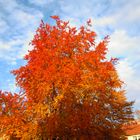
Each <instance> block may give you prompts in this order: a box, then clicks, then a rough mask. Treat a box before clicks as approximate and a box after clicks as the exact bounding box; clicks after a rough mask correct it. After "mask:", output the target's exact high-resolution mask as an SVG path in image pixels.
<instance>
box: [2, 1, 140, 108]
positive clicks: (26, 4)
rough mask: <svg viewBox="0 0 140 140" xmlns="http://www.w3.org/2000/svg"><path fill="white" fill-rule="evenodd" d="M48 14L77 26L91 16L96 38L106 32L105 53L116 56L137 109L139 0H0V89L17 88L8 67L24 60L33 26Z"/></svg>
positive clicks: (47, 19) (47, 18)
mask: <svg viewBox="0 0 140 140" xmlns="http://www.w3.org/2000/svg"><path fill="white" fill-rule="evenodd" d="M51 15H59V16H60V18H61V19H64V20H70V24H72V25H75V26H77V27H78V26H80V25H82V24H85V22H86V21H87V20H88V19H89V18H91V19H92V22H93V29H94V31H96V33H97V35H98V40H99V39H102V38H103V37H105V36H106V35H110V43H109V45H108V49H109V56H112V57H118V58H119V64H118V65H117V70H118V73H119V75H120V78H121V79H122V80H123V81H124V82H125V83H126V84H125V89H126V96H127V97H128V100H135V101H136V103H135V105H134V109H140V42H139V41H140V0H0V89H2V90H4V91H12V92H15V91H17V87H16V86H15V81H14V76H13V75H11V74H10V71H11V70H13V69H16V68H18V67H20V66H21V65H24V64H25V63H26V62H24V61H23V59H22V58H23V56H24V55H25V54H26V53H27V52H28V51H27V50H29V49H31V46H29V45H28V44H29V42H30V41H31V39H32V38H33V35H34V33H35V30H36V29H37V27H38V26H39V23H40V21H41V19H43V20H44V21H45V22H49V23H51V22H52V21H51V19H50V16H51Z"/></svg>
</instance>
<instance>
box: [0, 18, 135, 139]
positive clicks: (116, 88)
mask: <svg viewBox="0 0 140 140" xmlns="http://www.w3.org/2000/svg"><path fill="white" fill-rule="evenodd" d="M52 18H53V19H54V20H55V21H56V25H54V26H51V25H49V24H45V23H44V22H43V21H42V22H41V24H40V27H39V28H38V30H37V31H36V35H35V36H34V39H33V40H32V42H31V44H32V45H33V46H34V49H33V50H31V51H30V52H29V53H28V54H27V55H26V56H25V60H27V64H26V65H25V66H22V67H20V68H19V69H17V70H14V71H13V72H12V73H13V74H14V75H15V76H16V82H17V85H18V86H19V87H20V88H21V91H22V93H23V94H24V96H23V97H22V98H21V96H20V95H17V94H14V95H12V94H11V93H6V94H5V93H2V92H1V95H0V96H1V98H2V100H0V104H1V110H2V114H0V115H1V116H0V117H1V118H0V120H2V121H0V126H1V129H0V132H1V134H2V135H3V134H6V135H11V136H13V137H14V138H19V139H22V140H28V139H29V140H30V139H36V140H38V139H39V140H40V139H43V140H46V139H52V138H60V139H74V138H75V139H81V140H82V139H91V140H92V139H93V140H94V139H96V140H97V139H98V140H100V139H101V140H103V139H108V140H109V139H115V140H117V139H120V136H121V135H122V129H121V127H122V125H123V124H124V123H126V122H128V121H129V120H131V118H132V115H131V114H132V111H131V106H132V104H133V103H132V102H128V101H127V100H126V98H125V95H124V91H123V90H122V84H123V82H122V81H120V79H119V77H118V75H117V72H116V69H115V67H114V63H115V62H116V59H111V60H107V58H106V53H107V47H106V46H107V43H108V37H106V38H105V39H104V40H103V41H101V42H100V43H99V44H96V43H95V38H96V33H95V32H94V31H91V30H90V29H88V27H89V26H91V21H90V20H89V21H88V22H87V27H84V26H82V27H80V28H79V29H76V27H71V26H69V22H65V21H62V20H60V18H59V17H58V16H52ZM9 132H10V133H9Z"/></svg>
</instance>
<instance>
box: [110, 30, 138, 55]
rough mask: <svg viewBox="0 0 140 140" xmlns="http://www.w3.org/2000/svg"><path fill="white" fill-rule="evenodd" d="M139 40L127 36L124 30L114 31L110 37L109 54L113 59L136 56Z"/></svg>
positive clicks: (136, 37) (135, 37)
mask: <svg viewBox="0 0 140 140" xmlns="http://www.w3.org/2000/svg"><path fill="white" fill-rule="evenodd" d="M139 40H140V36H129V34H128V33H127V32H126V31H124V30H116V31H115V32H114V33H113V34H112V35H111V36H110V43H109V53H110V54H111V55H113V56H115V57H116V56H117V57H118V56H124V57H126V56H127V57H131V55H135V56H136V54H137V51H138V50H139ZM130 54H131V55H130Z"/></svg>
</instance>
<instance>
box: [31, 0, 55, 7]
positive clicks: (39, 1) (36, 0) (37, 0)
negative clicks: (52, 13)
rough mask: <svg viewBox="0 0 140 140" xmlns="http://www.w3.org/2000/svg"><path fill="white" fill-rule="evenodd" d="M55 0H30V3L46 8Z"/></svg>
mask: <svg viewBox="0 0 140 140" xmlns="http://www.w3.org/2000/svg"><path fill="white" fill-rule="evenodd" d="M53 1H54V0H29V2H30V3H31V4H35V5H37V6H41V7H42V6H46V5H48V4H50V3H51V2H53Z"/></svg>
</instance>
